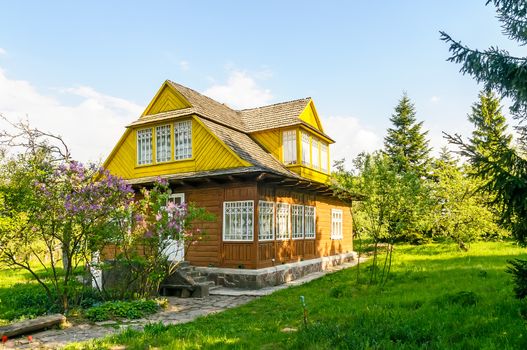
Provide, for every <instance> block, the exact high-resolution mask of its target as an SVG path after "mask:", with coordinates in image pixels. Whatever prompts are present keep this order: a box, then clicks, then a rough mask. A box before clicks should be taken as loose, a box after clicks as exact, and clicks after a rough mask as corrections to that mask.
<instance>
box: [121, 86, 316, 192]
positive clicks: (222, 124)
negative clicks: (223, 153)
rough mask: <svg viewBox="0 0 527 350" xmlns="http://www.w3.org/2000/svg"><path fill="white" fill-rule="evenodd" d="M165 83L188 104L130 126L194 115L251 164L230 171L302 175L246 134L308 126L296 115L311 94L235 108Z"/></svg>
mask: <svg viewBox="0 0 527 350" xmlns="http://www.w3.org/2000/svg"><path fill="white" fill-rule="evenodd" d="M167 83H168V84H170V85H171V86H172V87H173V88H174V89H176V90H177V91H178V92H179V93H180V94H181V95H182V96H183V97H184V98H185V99H187V100H188V102H189V103H190V105H191V107H188V108H183V109H178V110H173V111H167V112H162V113H158V114H153V115H146V116H143V117H141V118H140V119H138V120H136V121H134V122H133V123H131V124H130V125H129V127H133V126H138V125H143V124H147V123H151V122H158V121H162V120H169V119H173V118H177V117H183V116H189V115H196V116H197V117H198V118H199V119H200V120H201V121H202V122H203V124H204V125H205V126H206V127H207V128H209V129H210V130H211V131H212V132H213V133H214V134H215V135H216V136H217V137H218V138H219V139H220V140H221V141H222V142H223V143H225V144H226V145H227V146H228V147H229V148H231V149H232V150H233V151H234V152H235V153H236V154H237V155H238V156H239V157H240V158H241V159H243V160H245V161H247V162H249V163H250V164H252V166H250V167H245V168H234V169H233V173H240V172H242V171H241V169H251V171H265V172H272V173H275V174H278V175H282V176H286V177H291V178H298V179H301V177H300V176H299V175H298V174H296V173H294V172H292V171H290V170H289V169H288V168H287V167H286V166H284V165H283V164H282V163H281V162H279V161H278V160H277V159H276V158H274V157H273V156H272V155H271V154H269V153H267V151H265V150H264V149H263V148H262V147H261V146H260V145H258V144H257V143H256V142H255V141H254V140H253V139H252V138H251V137H250V136H249V134H250V133H251V132H257V131H262V130H265V129H275V128H280V127H287V126H293V125H299V124H304V125H306V126H308V127H311V126H309V125H307V124H306V123H305V122H303V121H302V120H301V119H300V118H299V115H300V114H301V113H302V111H303V110H304V109H305V108H306V106H307V105H308V103H309V102H310V101H311V98H309V97H307V98H303V99H298V100H293V101H288V102H282V103H276V104H273V105H269V106H263V107H258V108H251V109H244V110H234V109H231V108H229V107H228V106H226V105H225V104H222V103H220V102H217V101H215V100H213V99H211V98H209V97H207V96H204V95H202V94H200V93H199V92H197V91H194V90H192V89H190V88H188V87H186V86H183V85H180V84H177V83H175V82H172V81H170V80H168V81H167ZM311 128H312V127H311ZM318 132H320V131H318ZM322 135H324V134H322ZM325 136H327V135H325ZM243 172H245V170H244V171H243ZM207 173H209V172H199V173H195V174H194V173H184V174H177V175H176V174H175V175H173V176H172V175H171V176H172V177H171V178H181V177H185V176H186V177H196V176H201V175H205V174H207ZM146 180H148V179H147V178H143V179H134V180H133V183H139V182H140V181H146ZM131 181H132V180H131Z"/></svg>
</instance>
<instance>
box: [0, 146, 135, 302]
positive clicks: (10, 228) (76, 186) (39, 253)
mask: <svg viewBox="0 0 527 350" xmlns="http://www.w3.org/2000/svg"><path fill="white" fill-rule="evenodd" d="M50 160H51V157H50V156H49V152H48V151H46V150H42V153H41V154H39V153H38V152H37V153H36V154H32V153H26V154H21V155H18V156H17V157H15V158H13V159H11V160H8V161H7V162H4V164H2V168H3V169H4V170H5V171H4V172H2V174H1V176H0V177H1V179H2V180H0V184H1V185H0V202H2V204H3V206H2V208H1V209H0V223H1V224H0V261H2V262H3V263H4V264H6V265H8V266H11V267H16V268H22V269H25V270H27V271H28V272H29V273H30V274H31V276H33V278H34V279H35V280H36V281H37V282H38V283H39V284H40V285H41V286H42V287H43V288H44V290H45V291H46V294H47V296H48V298H49V299H50V300H51V301H52V302H53V303H54V304H56V305H57V306H58V307H59V309H61V310H62V311H64V312H66V311H68V309H69V307H70V301H71V300H72V299H73V297H74V296H75V295H76V294H77V293H79V290H81V289H82V286H81V285H79V283H78V282H77V280H76V278H75V276H76V275H77V274H78V273H79V272H82V271H83V267H84V266H85V265H86V264H88V263H89V262H90V261H91V259H92V255H93V254H94V253H95V252H98V251H100V250H101V249H102V248H103V247H104V246H105V245H107V244H109V243H110V242H111V241H112V240H113V238H114V233H115V231H114V230H113V229H112V228H113V227H112V226H113V225H112V219H114V218H116V217H119V216H121V217H122V216H124V215H126V213H127V211H128V208H129V206H130V204H131V203H132V199H133V191H132V189H131V187H130V186H128V185H127V184H126V183H125V182H124V181H123V180H121V179H119V178H116V177H114V176H112V175H110V174H109V173H107V172H106V171H104V170H101V169H99V168H97V167H95V166H91V167H84V166H82V165H81V164H80V163H77V162H74V161H71V162H67V163H61V164H53V163H52V162H50ZM60 253H62V254H60ZM78 268H80V271H79V269H78Z"/></svg>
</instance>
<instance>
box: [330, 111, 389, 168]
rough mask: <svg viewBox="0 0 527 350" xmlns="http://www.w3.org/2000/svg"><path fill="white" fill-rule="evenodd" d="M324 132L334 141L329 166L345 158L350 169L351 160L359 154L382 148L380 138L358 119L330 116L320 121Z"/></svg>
mask: <svg viewBox="0 0 527 350" xmlns="http://www.w3.org/2000/svg"><path fill="white" fill-rule="evenodd" d="M322 124H323V125H324V131H325V132H326V133H327V134H328V135H329V136H330V137H332V138H333V139H334V140H335V144H334V145H332V146H331V164H333V161H334V160H340V159H342V158H345V165H346V167H347V168H351V166H352V161H353V159H354V158H355V157H356V156H357V155H358V154H359V153H361V152H373V151H375V150H378V149H380V148H381V147H382V137H380V136H379V135H377V134H376V133H375V132H374V131H373V130H371V129H369V128H367V127H365V126H364V125H362V124H361V123H360V121H359V119H357V118H354V117H349V116H332V117H328V118H324V119H323V120H322Z"/></svg>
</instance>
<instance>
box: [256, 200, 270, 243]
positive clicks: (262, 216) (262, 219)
mask: <svg viewBox="0 0 527 350" xmlns="http://www.w3.org/2000/svg"><path fill="white" fill-rule="evenodd" d="M258 224H259V231H258V240H259V241H272V240H274V203H273V202H265V201H260V202H259V204H258Z"/></svg>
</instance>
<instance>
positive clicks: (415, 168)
mask: <svg viewBox="0 0 527 350" xmlns="http://www.w3.org/2000/svg"><path fill="white" fill-rule="evenodd" d="M390 121H391V122H392V124H393V128H389V129H388V134H387V135H386V137H385V139H384V150H385V152H386V154H387V155H388V156H389V157H390V158H391V159H392V161H393V162H394V164H395V165H396V167H397V170H398V171H399V172H404V173H408V172H413V173H415V174H416V175H418V176H420V177H421V176H425V175H426V174H427V168H428V163H429V153H430V147H429V146H428V140H427V139H426V135H427V133H428V131H424V132H423V131H422V127H423V122H417V120H416V116H415V107H414V105H413V103H412V102H411V101H410V99H409V98H408V96H407V95H406V93H404V94H403V97H402V98H401V99H400V100H399V103H398V105H397V106H396V107H395V113H394V114H393V115H392V117H391V118H390Z"/></svg>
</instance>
